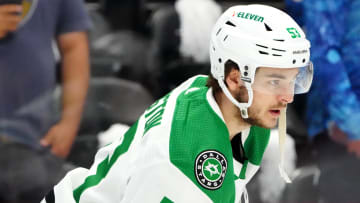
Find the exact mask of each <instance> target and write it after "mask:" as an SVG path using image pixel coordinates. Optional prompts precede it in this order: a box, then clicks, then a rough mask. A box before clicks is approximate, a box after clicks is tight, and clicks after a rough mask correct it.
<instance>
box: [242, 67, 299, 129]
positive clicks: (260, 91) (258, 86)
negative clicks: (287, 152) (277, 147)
mask: <svg viewBox="0 0 360 203" xmlns="http://www.w3.org/2000/svg"><path fill="white" fill-rule="evenodd" d="M297 73H298V70H297V69H290V68H289V69H273V68H259V69H258V71H257V72H256V76H255V82H254V84H253V85H252V89H253V94H254V95H253V96H254V97H253V103H252V105H251V106H250V107H249V108H248V114H249V118H247V119H244V120H245V121H246V122H247V123H249V124H251V125H257V126H261V127H265V128H274V127H276V124H277V120H278V118H279V116H280V110H281V109H284V108H286V105H287V104H288V103H291V102H292V101H293V98H294V82H293V81H294V79H295V77H296V75H297ZM244 95H245V96H244ZM236 99H238V100H239V101H246V100H247V91H246V90H245V88H243V89H242V90H241V91H240V93H239V94H238V95H237V98H236ZM238 113H239V116H240V111H239V112H238Z"/></svg>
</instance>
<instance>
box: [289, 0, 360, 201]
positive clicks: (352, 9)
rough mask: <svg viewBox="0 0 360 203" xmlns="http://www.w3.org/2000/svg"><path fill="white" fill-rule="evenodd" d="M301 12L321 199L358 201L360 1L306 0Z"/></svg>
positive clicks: (308, 118)
mask: <svg viewBox="0 0 360 203" xmlns="http://www.w3.org/2000/svg"><path fill="white" fill-rule="evenodd" d="M298 8H300V9H302V7H301V6H299V7H298ZM299 12H300V13H301V11H299ZM302 12H304V19H303V20H304V23H305V27H306V30H307V36H308V38H309V39H310V41H311V44H312V48H311V49H312V53H313V54H312V61H313V63H314V66H315V67H317V68H316V71H315V74H314V80H313V81H314V82H313V85H312V89H311V91H310V93H309V94H308V102H307V115H306V122H307V124H308V132H309V136H310V138H311V140H312V141H313V143H314V150H315V152H316V153H315V155H316V160H317V162H318V163H317V164H318V165H319V167H320V170H321V175H320V182H319V193H320V194H319V195H320V198H321V199H322V202H359V201H360V196H359V194H358V188H359V187H360V176H359V174H358V173H359V171H360V159H359V158H360V128H359V127H358V125H359V123H360V80H359V74H360V69H359V67H360V61H359V57H358V56H359V55H360V35H359V33H360V21H359V20H360V1H355V0H354V1H353V0H341V1H339V0H315V1H313V0H311V1H310V0H304V2H303V11H302ZM295 14H296V13H295Z"/></svg>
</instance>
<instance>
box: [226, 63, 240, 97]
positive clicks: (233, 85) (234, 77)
mask: <svg viewBox="0 0 360 203" xmlns="http://www.w3.org/2000/svg"><path fill="white" fill-rule="evenodd" d="M225 82H226V84H227V86H228V88H229V90H230V91H236V90H238V88H239V87H241V86H244V82H243V81H242V80H241V79H240V71H239V69H237V68H232V69H231V70H230V73H229V74H228V75H227V77H226V79H225Z"/></svg>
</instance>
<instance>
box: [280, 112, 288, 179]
mask: <svg viewBox="0 0 360 203" xmlns="http://www.w3.org/2000/svg"><path fill="white" fill-rule="evenodd" d="M285 139H286V108H284V109H283V110H281V111H280V118H279V151H280V163H279V172H280V176H281V177H282V178H283V179H284V181H285V182H286V183H291V180H290V178H289V176H288V174H287V173H286V171H285V169H284V147H285V141H286V140H285Z"/></svg>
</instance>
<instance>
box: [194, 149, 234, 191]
mask: <svg viewBox="0 0 360 203" xmlns="http://www.w3.org/2000/svg"><path fill="white" fill-rule="evenodd" d="M226 169H227V161H226V158H225V156H224V155H223V154H221V153H220V152H218V151H215V150H208V151H204V152H201V153H200V154H199V155H198V156H197V157H196V161H195V175H196V179H197V181H198V183H199V184H200V185H201V186H203V187H205V188H207V189H210V190H216V189H218V188H220V187H221V185H222V183H223V181H224V178H225V174H226Z"/></svg>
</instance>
